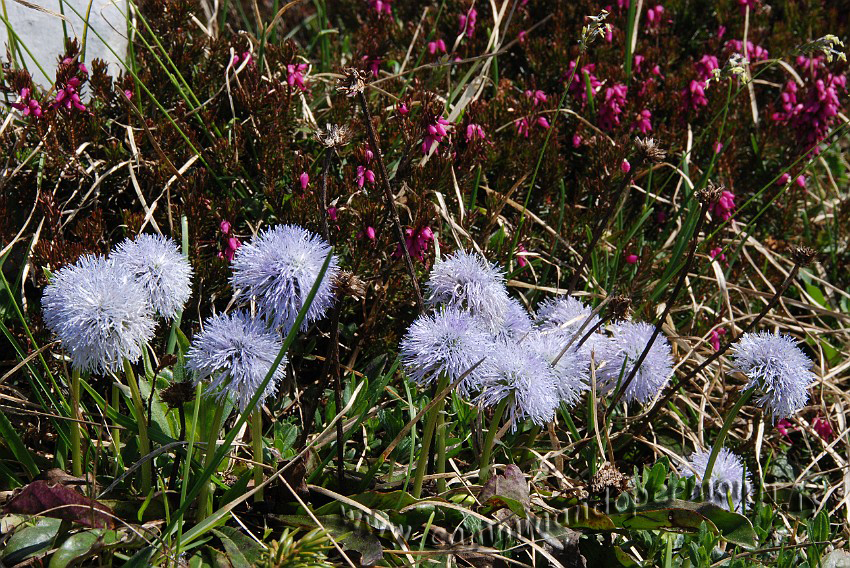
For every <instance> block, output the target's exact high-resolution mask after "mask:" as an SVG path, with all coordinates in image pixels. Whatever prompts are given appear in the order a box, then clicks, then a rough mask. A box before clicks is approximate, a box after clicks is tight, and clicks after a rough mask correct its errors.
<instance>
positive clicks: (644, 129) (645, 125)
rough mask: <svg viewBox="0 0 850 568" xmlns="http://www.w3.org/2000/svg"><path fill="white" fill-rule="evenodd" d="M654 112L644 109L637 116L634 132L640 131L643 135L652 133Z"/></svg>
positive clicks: (633, 125)
mask: <svg viewBox="0 0 850 568" xmlns="http://www.w3.org/2000/svg"><path fill="white" fill-rule="evenodd" d="M651 119H652V112H650V110H649V109H643V110H642V111H640V112H639V113H638V114H637V120H635V121H634V122H633V123H632V130H640V131H641V133H643V134H649V133H650V132H652V120H651Z"/></svg>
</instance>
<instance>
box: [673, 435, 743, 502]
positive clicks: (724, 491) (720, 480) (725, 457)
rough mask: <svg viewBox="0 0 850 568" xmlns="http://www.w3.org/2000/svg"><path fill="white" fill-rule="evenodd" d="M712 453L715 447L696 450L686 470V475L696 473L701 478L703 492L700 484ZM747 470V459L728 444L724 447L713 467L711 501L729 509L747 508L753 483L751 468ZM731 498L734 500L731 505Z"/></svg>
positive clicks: (698, 488) (694, 474)
mask: <svg viewBox="0 0 850 568" xmlns="http://www.w3.org/2000/svg"><path fill="white" fill-rule="evenodd" d="M710 455H711V451H709V450H698V451H696V452H694V453H693V454H691V456H690V458H688V464H687V466H686V467H685V468H684V471H683V472H682V477H693V476H696V479H697V482H698V484H697V488H696V493H697V494H699V490H700V487H699V485H701V484H702V480H703V477H704V476H705V469H706V467H707V466H708V458H709V457H710ZM744 472H745V468H744V462H743V460H741V458H740V457H739V456H737V455H735V454H734V453H732V452H731V451H730V450H729V449H728V448H720V451H719V452H718V453H717V460H716V461H715V462H714V468H713V469H712V470H711V480H710V483H709V491H710V493H709V495H708V498H709V501H711V502H712V503H714V504H715V505H717V506H718V507H723V508H724V509H726V510H727V511H735V512H739V513H740V512H743V508H744V505H745V502H746V499H747V495H748V494H749V492H750V488H751V487H752V484H751V482H750V472H749V471H747V472H746V474H745V473H744ZM730 500H731V501H732V504H731V507H730V504H729V501H730Z"/></svg>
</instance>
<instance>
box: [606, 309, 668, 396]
mask: <svg viewBox="0 0 850 568" xmlns="http://www.w3.org/2000/svg"><path fill="white" fill-rule="evenodd" d="M654 330H655V326H653V325H650V324H648V323H645V322H623V323H620V324H617V325H614V326H612V329H611V332H612V334H611V337H609V338H608V339H606V340H605V341H602V342H600V343H599V345H598V346H597V347H596V361H598V362H600V363H601V365H602V366H601V367H600V368H599V370H598V371H597V373H596V379H597V381H598V383H597V384H598V385H599V388H600V390H601V392H611V391H613V390H614V388H615V387H616V386H617V384H618V383H622V382H623V381H625V380H626V378H628V376H629V374H630V373H631V372H632V368H633V367H634V364H635V363H636V362H637V360H638V358H639V357H640V355H641V353H643V350H644V348H646V345H647V343H649V339H650V337H652V333H653V331H654ZM672 375H673V355H672V349H671V348H670V342H669V341H668V340H667V338H666V337H664V335H663V334H659V335H658V337H657V338H656V339H655V342H654V343H653V344H652V347H651V348H650V350H649V353H647V355H646V359H644V360H643V363H641V365H640V368H638V371H637V373H636V374H635V377H634V379H633V380H632V382H631V384H629V386H628V387H627V388H626V390H625V392H624V394H623V400H625V401H626V404H628V403H630V402H632V401H638V402H641V403H646V402H649V401H650V400H652V399H653V398H654V397H655V395H657V394H658V393H659V392H661V390H662V389H663V388H664V387H665V386H666V385H667V383H668V381H669V380H670V377H671V376H672Z"/></svg>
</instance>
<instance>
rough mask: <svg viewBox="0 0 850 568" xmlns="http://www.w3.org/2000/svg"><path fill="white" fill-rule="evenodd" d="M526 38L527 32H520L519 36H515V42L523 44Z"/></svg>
mask: <svg viewBox="0 0 850 568" xmlns="http://www.w3.org/2000/svg"><path fill="white" fill-rule="evenodd" d="M527 38H528V32H527V31H526V30H521V31H520V32H519V34H517V40H519V43H520V44H523V43H525V40H526V39H527Z"/></svg>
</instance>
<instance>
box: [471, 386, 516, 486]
mask: <svg viewBox="0 0 850 568" xmlns="http://www.w3.org/2000/svg"><path fill="white" fill-rule="evenodd" d="M513 396H514V395H513V393H511V394H510V395H508V396H506V397H505V398H503V399H502V400H500V401H499V404H497V405H496V410H495V411H494V412H493V419H492V420H490V428H489V429H488V430H487V436H485V437H484V447H483V448H481V462H480V464H479V466H478V480H479V482H481V483H484V482H486V481H487V479H488V478H489V477H490V455H491V454H492V453H493V442H494V441H495V439H496V432H498V431H499V423H500V422H501V421H502V415H503V414H504V413H505V408H507V407H508V402H510V400H511V399H512V398H513Z"/></svg>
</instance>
